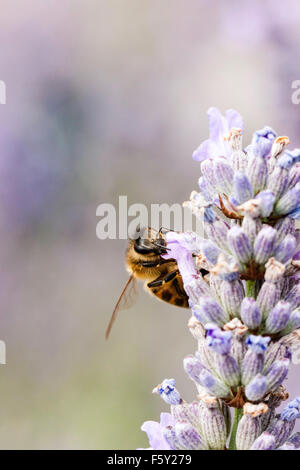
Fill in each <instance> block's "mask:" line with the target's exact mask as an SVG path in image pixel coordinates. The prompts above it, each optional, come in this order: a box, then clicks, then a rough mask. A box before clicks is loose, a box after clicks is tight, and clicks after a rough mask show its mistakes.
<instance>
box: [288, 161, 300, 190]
mask: <svg viewBox="0 0 300 470" xmlns="http://www.w3.org/2000/svg"><path fill="white" fill-rule="evenodd" d="M299 182H300V163H297V164H296V165H294V166H293V167H292V168H291V170H290V173H289V184H288V189H292V188H293V187H294V186H296V184H297V183H299Z"/></svg>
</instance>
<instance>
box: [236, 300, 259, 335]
mask: <svg viewBox="0 0 300 470" xmlns="http://www.w3.org/2000/svg"><path fill="white" fill-rule="evenodd" d="M241 318H242V320H243V322H244V323H245V325H247V326H248V328H249V329H250V330H255V329H256V328H258V327H259V325H260V324H261V321H262V314H261V312H260V310H259V308H258V306H257V303H256V301H255V300H254V299H253V298H251V297H245V298H244V299H243V301H242V304H241Z"/></svg>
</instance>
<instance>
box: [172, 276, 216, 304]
mask: <svg viewBox="0 0 300 470" xmlns="http://www.w3.org/2000/svg"><path fill="white" fill-rule="evenodd" d="M180 273H181V275H182V272H180ZM184 288H185V291H186V293H187V295H188V296H189V299H190V301H191V302H193V304H197V303H198V301H199V299H200V298H201V297H202V296H203V295H207V296H209V295H210V294H211V292H210V289H209V285H208V284H207V282H205V281H204V279H203V277H202V276H201V275H194V278H193V279H192V280H191V281H190V282H188V283H186V282H185V283H184Z"/></svg>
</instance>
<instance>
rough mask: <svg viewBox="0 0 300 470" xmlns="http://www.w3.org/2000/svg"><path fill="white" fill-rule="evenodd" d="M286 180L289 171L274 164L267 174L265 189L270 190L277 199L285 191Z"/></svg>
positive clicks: (287, 180)
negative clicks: (269, 173)
mask: <svg viewBox="0 0 300 470" xmlns="http://www.w3.org/2000/svg"><path fill="white" fill-rule="evenodd" d="M288 182H289V171H288V170H286V169H285V168H281V167H280V166H278V165H276V166H275V168H274V170H273V171H272V173H271V175H270V176H269V179H268V187H267V189H268V190H269V191H272V193H273V194H274V196H275V198H276V200H277V199H279V198H280V196H281V195H282V194H284V192H285V191H286V189H287V185H288Z"/></svg>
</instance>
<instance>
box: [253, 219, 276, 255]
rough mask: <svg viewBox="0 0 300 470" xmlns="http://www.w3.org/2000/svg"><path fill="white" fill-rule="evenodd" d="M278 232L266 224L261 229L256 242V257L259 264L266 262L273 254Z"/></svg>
mask: <svg viewBox="0 0 300 470" xmlns="http://www.w3.org/2000/svg"><path fill="white" fill-rule="evenodd" d="M276 236H277V232H276V230H275V229H274V228H272V227H270V226H269V225H266V226H265V227H263V228H262V229H261V231H260V232H259V234H258V235H257V237H256V239H255V242H254V258H255V261H256V262H257V263H258V264H265V263H266V262H267V261H268V259H269V258H270V257H271V256H272V254H273V251H274V246H275V241H276Z"/></svg>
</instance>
